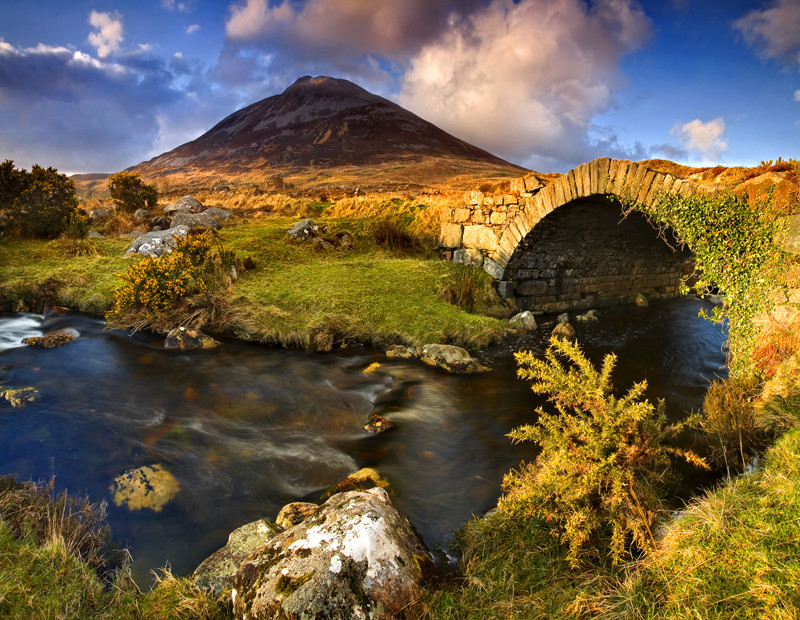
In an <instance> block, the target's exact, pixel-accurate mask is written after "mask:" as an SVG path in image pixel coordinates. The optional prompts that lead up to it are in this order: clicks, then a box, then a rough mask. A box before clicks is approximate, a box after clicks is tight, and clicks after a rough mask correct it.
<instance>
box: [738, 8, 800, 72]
mask: <svg viewBox="0 0 800 620" xmlns="http://www.w3.org/2000/svg"><path fill="white" fill-rule="evenodd" d="M734 27H735V28H737V29H738V30H739V31H740V32H741V33H742V35H744V38H745V40H746V41H747V43H748V44H749V45H750V46H752V47H754V48H755V49H756V50H757V52H758V53H759V54H760V55H761V56H762V57H763V58H767V59H772V60H777V61H779V62H782V63H786V64H787V65H789V66H792V65H793V66H795V67H797V68H800V2H798V0H777V1H776V2H775V3H774V4H773V6H772V7H770V8H768V9H764V10H761V11H758V10H756V11H751V12H750V13H748V14H747V15H745V16H744V17H742V18H741V19H738V20H736V22H734Z"/></svg>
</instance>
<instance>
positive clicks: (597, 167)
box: [440, 157, 693, 297]
mask: <svg viewBox="0 0 800 620" xmlns="http://www.w3.org/2000/svg"><path fill="white" fill-rule="evenodd" d="M526 182H527V184H526ZM692 189H693V185H692V184H691V183H690V182H688V181H684V180H681V179H676V178H675V177H673V176H671V175H668V174H662V173H660V172H657V171H655V170H652V169H650V168H648V167H647V166H645V165H643V164H637V163H633V162H629V161H624V160H613V159H609V158H607V157H601V158H599V159H596V160H594V161H592V162H589V163H586V164H582V165H580V166H578V167H577V168H574V169H573V170H570V171H569V172H568V173H567V174H563V175H560V176H558V177H557V178H556V179H554V180H553V181H551V182H550V183H548V184H547V185H544V186H541V185H540V184H539V183H538V182H536V183H531V182H530V180H529V179H520V180H518V181H516V182H515V183H512V188H511V191H510V192H509V193H507V194H501V195H485V194H483V193H482V192H478V191H472V192H467V193H466V194H465V196H464V202H463V204H461V205H459V206H457V207H455V208H453V209H451V210H450V217H449V218H448V219H447V220H446V221H445V222H443V223H442V228H441V233H440V246H441V248H442V253H443V256H444V257H445V258H447V259H448V260H452V261H454V262H458V263H463V264H466V265H473V266H476V267H481V268H483V269H484V270H485V271H486V272H488V273H489V274H490V275H491V276H492V277H493V278H494V279H495V280H496V281H497V286H498V291H499V292H500V294H501V295H502V296H503V297H512V296H513V295H514V284H513V282H512V281H511V279H510V278H509V277H508V273H507V271H508V267H509V262H510V261H511V259H512V257H513V256H514V255H515V252H517V251H518V248H519V247H520V244H521V243H522V242H523V240H525V239H526V237H527V236H528V234H529V233H530V232H531V230H532V229H533V228H534V227H535V226H536V225H537V224H538V223H539V222H540V221H541V220H542V219H543V218H544V217H545V216H547V215H548V214H550V213H552V212H553V211H554V210H556V209H558V208H559V207H561V206H563V205H566V204H568V203H571V202H574V201H577V200H580V199H583V198H590V197H592V196H608V195H617V196H630V197H631V198H633V199H634V200H635V201H636V202H637V203H638V204H639V205H641V206H642V207H644V208H647V207H650V206H652V205H653V204H654V203H655V201H656V199H657V197H658V196H659V194H660V193H661V192H670V193H680V194H687V193H689V192H691V191H692Z"/></svg>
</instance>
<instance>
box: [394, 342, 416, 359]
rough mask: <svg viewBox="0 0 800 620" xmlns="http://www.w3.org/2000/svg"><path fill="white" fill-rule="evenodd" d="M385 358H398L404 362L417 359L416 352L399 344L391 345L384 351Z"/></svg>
mask: <svg viewBox="0 0 800 620" xmlns="http://www.w3.org/2000/svg"><path fill="white" fill-rule="evenodd" d="M386 357H388V358H395V357H398V358H401V359H406V360H408V359H413V358H415V357H417V350H416V349H415V348H413V347H406V346H403V345H401V344H393V345H391V346H390V347H389V348H387V349H386Z"/></svg>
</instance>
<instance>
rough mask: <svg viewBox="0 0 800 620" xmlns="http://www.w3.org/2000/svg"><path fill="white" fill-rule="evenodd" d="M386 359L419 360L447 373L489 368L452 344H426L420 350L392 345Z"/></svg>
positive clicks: (464, 372)
mask: <svg viewBox="0 0 800 620" xmlns="http://www.w3.org/2000/svg"><path fill="white" fill-rule="evenodd" d="M386 357H388V358H401V359H414V358H418V359H419V360H420V361H422V362H424V363H425V364H427V365H428V366H435V367H436V368H441V369H442V370H446V371H447V372H452V373H455V374H466V373H472V372H485V371H488V370H489V368H488V367H486V366H484V365H483V364H481V363H480V362H479V361H478V360H477V359H475V358H474V357H472V356H471V355H470V354H469V351H467V350H466V349H464V348H462V347H457V346H455V345H452V344H426V345H424V346H422V347H421V348H419V349H415V348H413V347H406V346H403V345H392V346H390V347H389V348H388V349H386Z"/></svg>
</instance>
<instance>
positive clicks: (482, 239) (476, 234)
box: [461, 226, 498, 252]
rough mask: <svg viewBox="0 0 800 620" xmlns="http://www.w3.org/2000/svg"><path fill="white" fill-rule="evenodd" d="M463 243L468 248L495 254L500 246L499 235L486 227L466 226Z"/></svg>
mask: <svg viewBox="0 0 800 620" xmlns="http://www.w3.org/2000/svg"><path fill="white" fill-rule="evenodd" d="M461 242H462V244H463V245H464V247H466V248H476V249H480V250H488V251H489V252H494V251H495V249H496V248H497V245H498V241H497V235H495V233H494V231H493V230H492V229H491V228H487V227H486V226H465V227H464V235H463V237H462V240H461Z"/></svg>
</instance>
